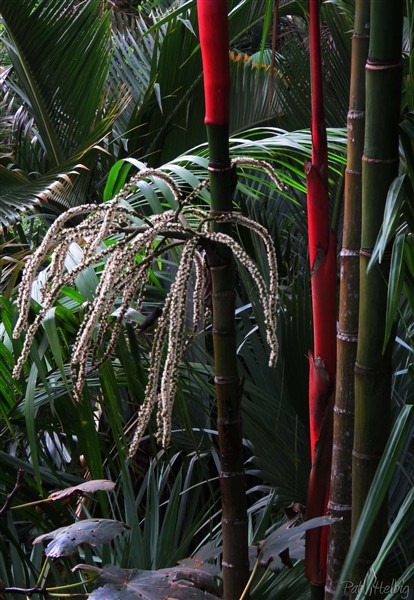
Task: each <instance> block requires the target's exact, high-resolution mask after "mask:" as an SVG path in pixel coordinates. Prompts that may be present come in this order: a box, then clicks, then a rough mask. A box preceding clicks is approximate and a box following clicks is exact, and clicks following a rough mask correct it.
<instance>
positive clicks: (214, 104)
mask: <svg viewBox="0 0 414 600" xmlns="http://www.w3.org/2000/svg"><path fill="white" fill-rule="evenodd" d="M197 14H198V27H199V34H200V45H201V54H202V57H203V73H204V97H205V102H206V116H205V119H204V123H205V124H206V125H227V126H228V124H229V106H230V68H229V34H228V17H227V2H226V0H197Z"/></svg>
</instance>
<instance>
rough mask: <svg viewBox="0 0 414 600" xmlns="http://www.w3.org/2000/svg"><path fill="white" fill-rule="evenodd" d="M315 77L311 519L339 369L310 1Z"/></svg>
mask: <svg viewBox="0 0 414 600" xmlns="http://www.w3.org/2000/svg"><path fill="white" fill-rule="evenodd" d="M309 5H310V6H309V8H310V44H311V78H312V162H311V163H309V164H307V165H306V179H307V207H308V236H309V258H310V266H311V283H312V312H313V331H314V352H313V354H312V353H310V357H309V358H310V380H309V413H310V437H311V458H312V471H311V475H310V479H309V486H308V498H307V517H308V518H313V517H316V516H320V515H322V514H323V513H324V512H325V509H326V505H327V501H328V494H329V478H330V460H331V449H332V393H333V389H334V381H335V370H336V236H335V234H334V233H333V232H332V231H331V228H330V220H329V196H328V146H327V137H326V127H325V117H324V107H323V85H322V60H321V46H320V23H319V5H320V3H319V0H310V2H309ZM326 548H327V531H326V529H314V530H310V531H309V532H307V535H306V563H305V568H306V576H307V577H308V578H309V580H310V581H311V583H312V584H313V585H314V586H321V587H322V586H323V585H324V584H325V579H326Z"/></svg>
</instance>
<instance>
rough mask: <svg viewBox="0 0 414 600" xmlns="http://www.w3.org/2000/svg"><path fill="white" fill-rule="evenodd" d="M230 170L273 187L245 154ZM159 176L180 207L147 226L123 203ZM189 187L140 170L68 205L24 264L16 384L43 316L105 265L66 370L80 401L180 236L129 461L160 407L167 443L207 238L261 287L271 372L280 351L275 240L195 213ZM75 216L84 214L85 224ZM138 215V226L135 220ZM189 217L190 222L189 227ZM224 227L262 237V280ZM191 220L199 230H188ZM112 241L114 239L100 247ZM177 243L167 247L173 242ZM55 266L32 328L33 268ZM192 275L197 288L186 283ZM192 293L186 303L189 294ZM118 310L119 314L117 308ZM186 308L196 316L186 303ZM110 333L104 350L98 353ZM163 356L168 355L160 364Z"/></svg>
mask: <svg viewBox="0 0 414 600" xmlns="http://www.w3.org/2000/svg"><path fill="white" fill-rule="evenodd" d="M234 164H240V165H246V166H255V167H256V168H259V167H260V168H262V169H264V170H265V171H266V172H268V174H269V175H270V176H271V177H272V178H273V179H274V180H277V181H278V183H279V182H280V180H279V179H278V178H277V176H276V174H275V173H274V171H273V169H272V167H271V166H270V165H269V164H268V163H263V161H255V160H252V159H247V158H243V157H242V158H239V159H235V160H234ZM145 178H147V179H148V178H150V179H152V180H153V181H155V180H156V179H157V178H158V179H161V180H162V181H163V182H164V183H165V184H167V186H168V188H169V189H170V190H171V192H172V194H173V196H174V199H175V201H176V202H177V204H178V205H179V210H178V211H177V210H176V211H175V212H174V211H166V212H164V213H162V214H158V215H154V216H152V217H151V218H149V219H146V220H145V223H144V225H142V223H143V220H142V218H139V216H138V214H137V213H136V212H135V211H134V210H133V209H132V208H131V207H130V206H129V205H128V204H127V202H126V199H127V197H128V195H129V194H131V193H132V191H133V190H134V189H135V188H136V187H137V185H138V184H139V181H141V180H142V179H145ZM206 185H207V180H204V181H202V182H201V183H200V185H199V186H197V188H196V190H197V193H199V192H200V191H201V190H202V189H203V188H204V187H205V186H206ZM194 198H195V193H194V191H193V192H191V193H190V195H189V196H187V198H184V199H182V198H181V196H180V191H179V188H178V186H177V184H176V183H175V181H174V180H173V178H172V177H171V176H170V175H168V174H166V173H165V172H163V171H160V170H157V169H143V170H142V171H140V172H139V173H138V174H137V175H136V176H135V177H134V178H133V179H132V180H131V181H129V183H128V184H127V185H126V186H124V188H123V189H122V190H121V191H120V192H119V193H118V194H117V195H116V196H115V198H114V199H113V200H111V201H109V202H106V203H105V204H102V205H95V204H86V205H82V206H79V207H75V208H72V209H70V210H68V211H67V212H66V213H64V214H63V215H61V216H60V217H59V218H58V219H56V221H55V222H54V223H53V224H52V226H51V227H50V229H49V230H48V232H47V234H46V235H45V237H44V239H43V242H42V244H41V245H40V246H39V248H38V249H37V250H36V251H35V252H34V253H33V255H32V256H31V258H30V260H29V261H28V262H27V264H26V267H25V270H24V273H23V278H22V282H21V285H20V290H19V296H18V300H17V302H18V308H19V319H18V321H17V323H16V326H15V330H14V332H13V336H14V337H18V336H19V335H20V334H21V333H22V331H24V330H26V336H25V340H24V344H23V349H22V352H21V355H20V357H19V359H18V361H17V363H16V366H15V368H14V371H13V375H14V377H16V378H18V377H19V376H20V374H21V372H22V369H23V367H24V365H25V362H26V360H27V358H28V355H29V353H30V348H31V345H32V342H33V339H34V336H35V334H36V331H37V330H38V328H39V327H40V326H41V323H42V321H43V319H44V317H45V316H46V314H47V312H48V311H49V310H50V309H51V307H52V306H53V304H54V303H55V302H56V300H57V299H58V296H59V293H60V290H61V288H62V287H63V286H70V285H74V284H75V282H76V278H77V277H78V276H79V274H80V273H81V272H82V271H83V270H84V269H86V268H87V267H91V266H93V265H94V264H95V263H96V262H97V261H102V262H103V265H104V266H103V270H102V273H101V275H100V280H99V284H98V286H97V288H96V291H95V297H94V300H93V301H92V302H90V303H88V306H86V307H84V308H85V310H84V317H83V321H82V324H81V326H80V328H79V331H78V334H77V336H76V339H75V342H74V345H73V349H72V356H71V373H72V379H73V381H74V383H73V394H74V398H75V400H80V398H81V397H82V391H83V388H84V385H85V383H86V379H87V376H88V374H89V373H91V372H92V371H93V370H95V369H97V368H98V367H99V366H100V365H101V364H102V363H103V361H104V360H106V359H107V358H108V357H109V356H110V355H111V353H112V352H113V350H114V347H115V345H116V342H117V339H118V336H119V335H120V333H121V331H122V325H123V322H124V319H125V315H126V313H127V310H128V308H129V307H130V306H131V304H133V305H134V306H135V309H136V310H137V311H139V310H141V308H142V300H143V296H144V289H145V285H146V283H147V281H148V275H149V270H150V268H151V265H152V264H153V262H154V260H156V259H157V258H158V257H159V256H160V255H161V254H162V253H164V252H165V251H167V250H168V248H169V246H168V245H166V241H167V240H180V243H182V245H183V249H182V253H181V259H180V264H179V266H178V269H177V274H176V278H175V280H174V282H173V283H172V285H171V288H170V291H169V293H168V295H167V298H166V301H165V303H164V308H163V310H162V314H161V316H160V318H159V319H158V324H157V329H156V331H155V334H154V337H153V344H152V349H151V352H150V365H149V372H148V383H147V388H146V394H145V399H144V402H143V404H142V405H141V408H140V410H139V413H138V416H137V427H136V431H135V435H134V437H133V440H132V444H131V446H130V449H129V454H130V456H133V455H134V453H135V452H136V450H137V447H138V445H139V442H140V439H141V437H142V435H143V434H144V433H145V430H146V427H147V425H148V422H149V419H150V417H151V415H152V413H153V411H154V408H155V407H156V406H157V407H158V408H157V421H158V426H159V431H158V440H159V441H160V443H161V444H162V445H163V446H166V445H168V443H169V439H170V435H171V419H172V407H173V402H174V398H175V395H176V390H177V385H178V372H179V371H178V369H179V364H180V361H181V360H182V358H183V354H184V352H185V349H186V348H187V343H186V339H187V340H188V339H191V335H190V337H187V338H186V334H185V332H186V331H188V321H189V320H191V322H192V326H191V327H190V330H189V331H190V333H191V334H192V335H193V334H194V333H195V332H197V330H198V328H199V326H200V316H201V314H202V304H203V300H202V299H203V293H204V288H205V282H206V279H207V265H206V262H205V260H204V259H203V258H202V256H201V254H200V252H199V251H198V247H199V246H200V245H202V242H203V240H209V241H210V242H216V243H220V244H224V245H226V246H228V247H229V248H230V249H231V250H232V252H233V255H234V257H235V258H236V260H237V262H239V263H240V264H241V265H243V266H244V267H245V268H246V269H247V271H248V273H249V274H250V277H251V279H252V281H253V282H254V283H255V285H256V286H257V290H258V294H259V298H260V302H261V305H262V307H263V313H264V322H265V327H266V336H267V342H268V345H269V348H270V357H269V364H270V365H271V366H274V365H275V364H276V360H277V354H278V342H277V337H276V315H277V308H276V302H277V287H278V275H277V261H276V253H275V248H274V244H273V241H272V238H271V236H270V235H269V233H268V232H267V231H266V229H265V228H264V227H263V226H261V225H259V224H258V223H256V222H255V221H253V220H252V219H249V218H248V217H246V216H243V215H242V214H239V213H234V212H231V213H214V212H208V211H205V210H203V209H201V208H197V207H195V206H194V205H193V204H192V203H191V201H192V200H193V199H194ZM75 217H76V220H75V221H79V218H80V217H83V220H81V222H80V223H79V222H77V223H76V224H75V225H73V223H74V218H75ZM137 219H139V220H138V223H139V224H137ZM189 220H190V221H191V222H192V225H190V223H189ZM212 221H214V222H229V223H235V224H237V225H241V226H243V227H247V228H249V229H250V230H252V231H253V232H254V233H255V234H256V235H258V236H259V237H260V238H261V240H262V241H263V244H264V246H265V249H266V254H267V257H268V263H269V275H268V283H266V282H265V280H264V278H263V276H262V275H261V273H260V272H259V270H258V268H257V267H256V265H255V264H254V263H253V261H252V260H251V259H250V257H249V256H248V254H247V253H246V252H245V251H244V250H243V248H242V247H241V245H240V244H239V243H238V242H237V241H235V239H234V238H233V237H231V236H230V235H227V234H224V233H218V232H213V231H210V230H209V223H211V222H212ZM194 222H195V224H196V225H194ZM114 236H116V241H115V243H111V244H109V245H107V244H105V241H106V240H108V239H110V238H111V237H114ZM73 244H78V245H81V246H82V258H81V260H80V261H79V263H78V264H77V265H76V267H74V268H71V269H67V268H65V265H66V264H67V255H68V253H69V252H70V248H71V246H72V245H73ZM176 244H177V242H174V243H171V244H170V245H176ZM52 251H54V254H53V255H52V260H51V262H50V263H49V265H48V266H47V267H46V269H45V270H44V272H43V275H44V276H43V281H44V283H43V288H42V289H41V300H42V308H41V310H40V312H39V313H38V315H37V316H36V318H35V320H34V322H33V323H32V324H30V325H29V322H28V320H29V307H30V299H31V294H32V286H33V283H34V281H35V278H36V277H37V275H38V273H39V271H41V270H42V268H43V267H44V263H45V261H46V260H47V259H48V257H49V256H50V254H51V253H52ZM193 274H194V281H193V285H190V281H191V278H192V275H193ZM189 294H190V297H189ZM115 304H116V305H117V310H116V311H115V312H114V307H115ZM189 305H191V306H192V309H193V310H192V316H191V317H189V316H188V315H187V306H189ZM108 333H109V341H108V342H107V344H106V348H105V350H104V351H103V352H102V350H101V349H102V347H103V345H104V342H105V340H106V337H107V334H108ZM164 356H165V359H164Z"/></svg>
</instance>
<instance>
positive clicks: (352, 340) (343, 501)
mask: <svg viewBox="0 0 414 600" xmlns="http://www.w3.org/2000/svg"><path fill="white" fill-rule="evenodd" d="M369 12H370V5H369V0H356V3H355V18H354V33H353V36H352V62H351V85H350V94H349V112H348V116H347V126H348V156H347V167H346V171H345V194H344V227H343V238H342V250H341V255H340V273H341V278H340V290H339V328H338V334H337V371H336V390H335V405H334V417H333V418H334V425H333V447H332V465H331V484H330V496H329V502H328V512H329V513H330V514H332V516H334V517H338V518H341V519H342V520H341V521H338V522H337V523H334V524H333V525H332V526H331V527H330V529H329V541H328V555H327V575H326V586H325V599H326V600H329V599H330V598H333V596H334V594H335V590H336V587H337V584H338V581H339V576H340V573H341V569H342V565H343V563H344V560H345V556H346V554H347V552H348V548H349V542H350V535H351V508H352V504H351V503H352V447H353V434H354V405H355V399H354V366H355V361H356V353H357V339H358V338H357V335H358V308H359V250H360V247H361V198H362V154H363V147H364V127H365V64H366V61H367V57H368V44H369ZM343 597H344V598H345V597H346V596H345V594H344V596H343Z"/></svg>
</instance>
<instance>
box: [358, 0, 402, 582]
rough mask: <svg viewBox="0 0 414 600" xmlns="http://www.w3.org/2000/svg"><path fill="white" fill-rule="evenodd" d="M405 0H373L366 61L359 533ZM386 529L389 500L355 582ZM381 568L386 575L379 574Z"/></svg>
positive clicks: (371, 463)
mask: <svg viewBox="0 0 414 600" xmlns="http://www.w3.org/2000/svg"><path fill="white" fill-rule="evenodd" d="M402 22H403V2H402V0H397V1H396V2H392V3H389V2H372V3H371V27H370V44H369V54H368V61H367V66H366V82H367V84H366V125H365V145H364V156H363V163H362V238H361V252H360V302H359V325H358V331H359V334H358V349H357V360H356V364H355V429H354V449H353V461H352V470H353V473H352V531H354V530H355V528H356V527H357V524H358V521H359V517H360V514H361V512H362V509H363V506H364V503H365V499H366V497H367V494H368V490H369V487H370V485H371V482H372V480H373V477H374V474H375V471H376V468H377V466H378V463H379V461H380V458H381V455H382V453H383V450H384V447H385V444H386V441H387V437H388V433H389V422H390V395H391V344H388V346H387V348H386V350H385V352H383V344H384V334H385V315H386V303H387V278H388V272H389V257H388V259H387V258H386V257H384V260H383V262H382V263H381V264H379V265H376V266H375V267H373V268H371V269H370V270H369V271H368V272H367V267H368V263H369V260H370V257H371V255H372V249H373V247H374V245H375V242H376V239H377V237H378V233H379V231H380V227H381V223H382V218H383V212H384V206H385V202H386V197H387V192H388V189H389V187H390V185H391V182H392V181H393V179H394V178H395V177H396V175H397V174H398V160H399V157H398V121H399V115H400V102H401V76H402V65H401V40H402ZM386 531H387V505H386V502H384V503H383V506H382V509H381V510H380V512H379V514H378V516H377V519H376V521H375V523H374V525H373V527H372V529H371V531H370V533H369V536H368V537H367V539H366V542H365V544H364V546H363V549H362V552H361V555H360V558H359V561H358V563H357V564H356V567H355V571H354V573H353V577H352V580H353V581H354V582H355V583H356V584H357V583H358V582H360V581H362V580H363V579H364V576H365V573H366V571H367V568H368V566H369V565H370V564H371V563H372V561H373V559H374V558H375V556H376V555H377V552H378V550H379V548H380V547H381V543H382V540H383V539H384V537H385V534H386ZM380 576H381V574H380V575H379V577H380Z"/></svg>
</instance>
